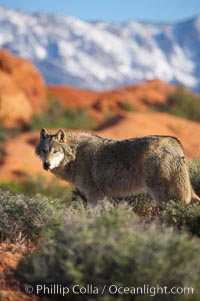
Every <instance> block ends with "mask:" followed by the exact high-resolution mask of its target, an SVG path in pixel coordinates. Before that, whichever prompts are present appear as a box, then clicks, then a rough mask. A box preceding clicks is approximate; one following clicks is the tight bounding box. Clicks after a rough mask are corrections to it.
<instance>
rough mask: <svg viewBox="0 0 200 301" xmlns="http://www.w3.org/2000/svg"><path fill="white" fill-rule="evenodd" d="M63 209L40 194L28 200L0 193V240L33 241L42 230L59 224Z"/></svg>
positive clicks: (21, 195)
mask: <svg viewBox="0 0 200 301" xmlns="http://www.w3.org/2000/svg"><path fill="white" fill-rule="evenodd" d="M64 207H65V206H64V204H63V203H62V202H60V201H59V200H52V199H48V198H47V197H45V196H42V195H40V194H38V195H36V196H35V197H34V198H30V197H28V196H26V195H23V194H12V193H11V192H8V191H7V192H5V191H0V216H1V218H0V240H1V241H2V240H11V241H14V242H15V241H18V240H20V241H21V240H24V239H26V240H35V239H36V238H38V236H39V235H41V233H42V231H44V229H45V230H48V228H51V229H54V227H56V225H58V224H59V222H60V220H61V216H62V214H63V213H62V212H63V208H64Z"/></svg>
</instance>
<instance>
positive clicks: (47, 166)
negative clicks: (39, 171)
mask: <svg viewBox="0 0 200 301" xmlns="http://www.w3.org/2000/svg"><path fill="white" fill-rule="evenodd" d="M49 167H50V163H49V162H45V163H44V169H46V170H48V169H49Z"/></svg>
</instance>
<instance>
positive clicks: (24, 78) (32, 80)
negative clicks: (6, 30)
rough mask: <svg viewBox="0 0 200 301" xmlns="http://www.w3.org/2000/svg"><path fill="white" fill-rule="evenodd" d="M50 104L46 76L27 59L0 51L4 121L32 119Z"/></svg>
mask: <svg viewBox="0 0 200 301" xmlns="http://www.w3.org/2000/svg"><path fill="white" fill-rule="evenodd" d="M46 105H47V103H46V88H45V83H44V80H43V78H42V76H41V75H40V74H39V72H38V71H37V69H36V68H35V67H34V66H33V65H32V64H31V63H30V62H29V61H27V60H24V59H21V58H19V57H15V56H12V55H11V54H10V53H9V52H7V51H5V50H3V49H2V50H0V120H1V122H2V123H3V124H4V125H5V126H8V127H14V126H21V125H25V124H28V123H29V122H30V117H31V116H32V114H33V113H34V112H39V111H41V110H42V109H43V108H44V107H45V106H46Z"/></svg>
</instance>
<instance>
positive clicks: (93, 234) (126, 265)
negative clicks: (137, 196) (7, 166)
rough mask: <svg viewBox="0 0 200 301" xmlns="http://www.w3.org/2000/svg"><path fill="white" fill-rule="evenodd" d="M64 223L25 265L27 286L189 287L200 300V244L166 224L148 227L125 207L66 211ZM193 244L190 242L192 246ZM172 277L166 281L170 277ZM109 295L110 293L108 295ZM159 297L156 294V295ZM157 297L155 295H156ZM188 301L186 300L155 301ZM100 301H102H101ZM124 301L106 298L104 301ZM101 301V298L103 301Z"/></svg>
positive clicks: (20, 270) (21, 267) (22, 276)
mask: <svg viewBox="0 0 200 301" xmlns="http://www.w3.org/2000/svg"><path fill="white" fill-rule="evenodd" d="M66 213H67V214H66V217H64V218H63V220H62V224H60V225H59V227H57V229H54V231H47V232H46V233H45V235H44V236H43V240H42V243H40V244H39V246H38V251H37V252H35V253H34V254H32V255H30V256H28V257H27V259H26V260H25V261H22V262H21V263H20V264H19V266H18V269H17V272H16V276H17V277H18V278H19V279H20V280H21V281H24V282H26V283H29V284H32V285H33V286H34V284H36V283H45V284H46V285H50V284H52V283H58V284H63V283H64V284H65V285H67V286H68V287H71V288H72V287H73V285H75V284H79V285H80V286H81V287H86V286H87V284H93V285H94V286H97V287H98V288H99V289H101V290H102V288H103V286H104V285H105V284H107V289H109V285H111V284H115V285H116V286H118V287H133V286H134V287H137V286H138V287H143V286H144V284H148V285H149V287H153V286H155V287H156V285H157V284H158V285H159V286H161V287H162V286H163V287H164V286H167V287H168V289H169V290H170V289H171V288H172V287H174V286H175V287H183V286H189V287H192V288H193V289H194V292H195V293H194V294H191V295H190V296H187V300H198V293H197V292H198V291H199V289H200V284H199V269H200V255H199V248H200V241H199V239H197V238H192V237H191V236H189V235H188V234H187V233H183V232H180V233H178V232H175V231H174V230H173V229H172V228H167V227H164V226H162V225H156V224H145V223H143V222H141V221H140V220H139V218H138V217H137V216H136V215H135V214H134V213H133V212H132V210H131V209H130V207H127V206H125V205H123V206H119V207H117V208H113V207H112V206H110V205H108V204H107V208H104V210H100V209H98V208H97V209H95V210H94V209H92V210H91V209H90V210H89V209H87V210H86V211H85V210H81V209H79V210H76V211H69V210H67V211H66ZM188 242H189V243H188ZM166 275H167V277H166ZM107 292H108V291H107ZM154 293H155V292H154ZM152 294H153V292H152ZM161 297H162V300H183V296H181V295H178V294H176V295H171V296H170V299H169V296H167V295H166V296H164V297H163V296H162V295H161V294H159V293H158V295H157V296H156V300H160V298H161ZM149 298H150V296H149V295H143V296H141V295H140V294H139V295H126V299H127V300H149ZM64 299H65V300H94V296H92V295H86V296H83V295H76V296H75V295H73V294H69V295H66V296H65V298H64ZM97 299H98V298H97ZM115 299H117V300H124V296H123V295H122V296H120V295H119V294H114V295H111V294H106V293H105V295H104V296H103V297H101V300H115ZM99 300H100V299H99Z"/></svg>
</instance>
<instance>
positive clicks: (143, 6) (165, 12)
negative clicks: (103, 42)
mask: <svg viewBox="0 0 200 301" xmlns="http://www.w3.org/2000/svg"><path fill="white" fill-rule="evenodd" d="M0 6H5V7H9V8H19V9H22V10H25V11H31V12H35V11H46V12H50V13H61V14H65V15H70V16H76V17H78V18H81V19H86V20H106V21H126V20H129V19H139V20H144V21H162V22H168V21H169V22H176V21H180V20H184V19H188V18H190V17H193V16H195V15H198V14H200V0H39V1H38V0H0Z"/></svg>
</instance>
